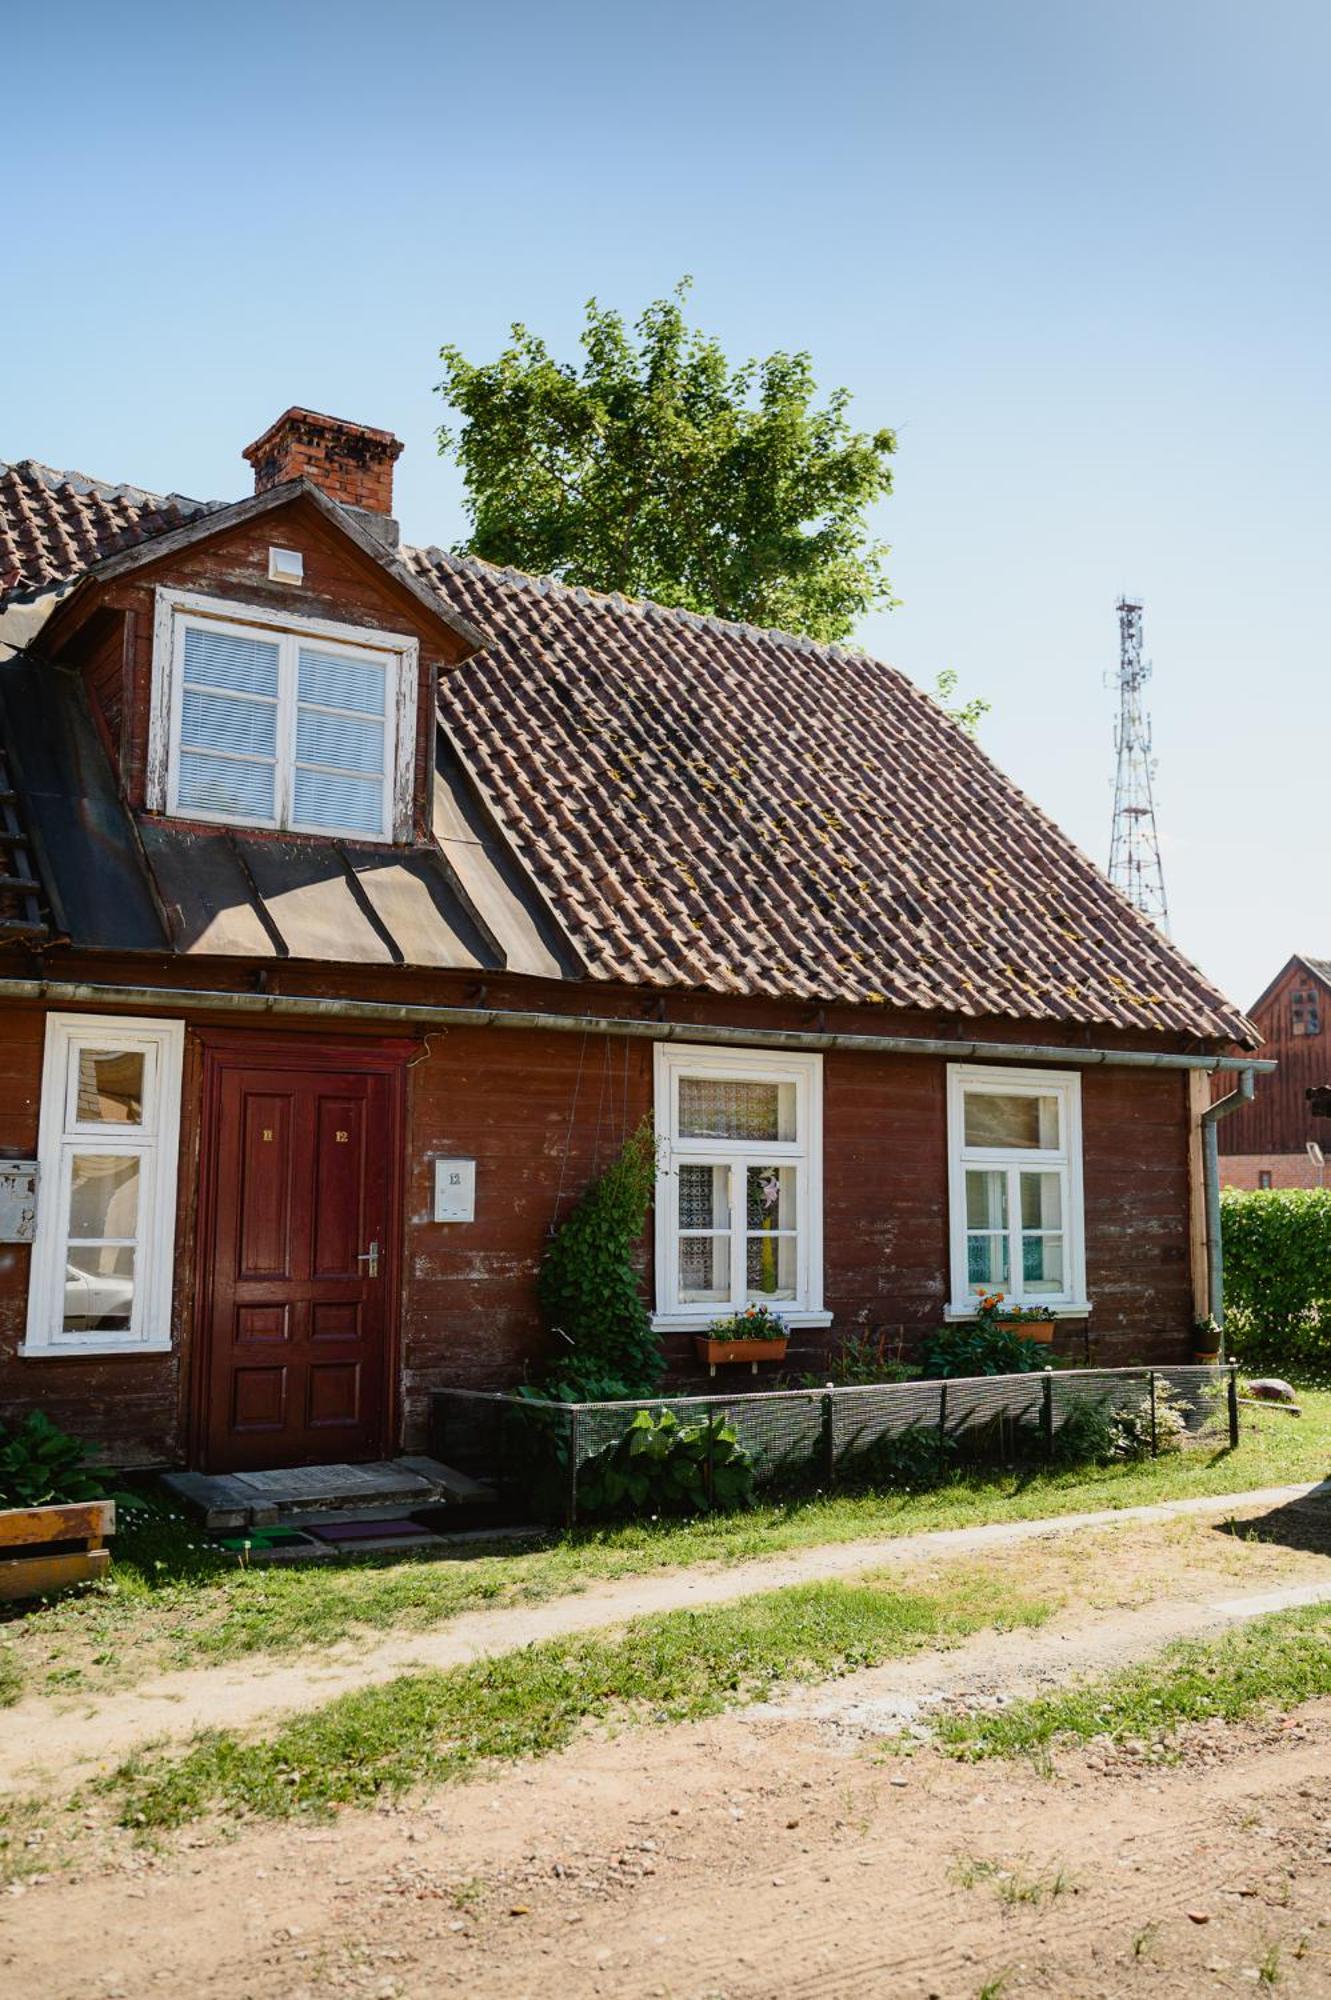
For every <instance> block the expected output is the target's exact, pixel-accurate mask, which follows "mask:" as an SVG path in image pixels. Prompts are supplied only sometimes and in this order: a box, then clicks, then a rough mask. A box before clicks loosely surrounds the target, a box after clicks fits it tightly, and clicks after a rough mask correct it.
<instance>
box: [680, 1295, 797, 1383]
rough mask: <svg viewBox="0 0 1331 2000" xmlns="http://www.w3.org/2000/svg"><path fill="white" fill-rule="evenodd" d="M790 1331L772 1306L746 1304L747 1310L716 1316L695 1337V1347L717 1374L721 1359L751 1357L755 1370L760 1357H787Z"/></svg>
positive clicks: (750, 1360)
mask: <svg viewBox="0 0 1331 2000" xmlns="http://www.w3.org/2000/svg"><path fill="white" fill-rule="evenodd" d="M789 1341H790V1333H789V1330H788V1328H787V1326H786V1323H785V1321H784V1320H783V1319H782V1317H781V1315H780V1313H779V1312H776V1311H774V1310H773V1308H772V1307H771V1306H757V1305H755V1306H745V1308H744V1310H743V1312H737V1313H731V1314H730V1315H729V1317H728V1318H726V1319H715V1320H713V1321H712V1324H711V1325H710V1326H709V1327H708V1329H707V1331H706V1333H698V1334H695V1335H694V1337H693V1346H694V1350H695V1352H696V1354H697V1356H698V1359H699V1360H700V1361H705V1362H706V1363H707V1366H708V1368H709V1369H710V1370H711V1372H712V1373H713V1374H715V1373H716V1370H717V1366H718V1364H720V1363H724V1362H730V1361H747V1362H748V1363H749V1365H750V1366H751V1368H752V1370H753V1372H754V1374H755V1375H756V1374H757V1373H758V1363H759V1362H760V1361H784V1360H785V1358H786V1348H787V1345H788V1344H789Z"/></svg>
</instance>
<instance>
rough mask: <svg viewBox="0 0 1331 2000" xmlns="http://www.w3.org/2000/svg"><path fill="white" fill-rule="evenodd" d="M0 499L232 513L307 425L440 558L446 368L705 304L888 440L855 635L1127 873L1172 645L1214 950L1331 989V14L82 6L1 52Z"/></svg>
mask: <svg viewBox="0 0 1331 2000" xmlns="http://www.w3.org/2000/svg"><path fill="white" fill-rule="evenodd" d="M5 42H6V62H5V67H6V72H7V81H8V88H7V90H6V93H5V94H6V121H5V122H6V127H7V131H6V139H7V144H6V147H5V154H4V160H5V164H4V167H3V169H0V171H2V172H3V174H4V176H5V179H6V181H7V182H8V184H9V189H10V199H9V201H8V202H7V204H6V207H7V212H8V213H9V215H10V216H11V218H13V217H25V218H26V221H24V222H22V223H20V224H18V225H17V226H15V225H14V224H13V223H11V228H10V231H9V233H8V239H7V243H6V250H5V258H4V264H5V278H4V293H5V310H4V314H3V321H2V322H0V324H2V325H3V334H0V346H2V349H3V368H2V369H0V457H6V458H20V457H27V456H31V457H35V458H42V459H45V460H47V461H48V462H51V463H54V464H56V465H60V466H73V467H78V468H80V469H82V470H84V471H87V472H90V473H94V474H96V475H98V476H101V477H104V478H110V479H124V480H129V481H131V482H133V483H135V484H138V485H143V486H149V487H154V488H159V489H163V488H176V489H178V490H180V491H183V492H186V493H193V494H198V495H204V496H208V497H214V496H215V497H221V498H226V497H237V496H239V495H240V494H241V493H243V492H245V491H247V490H248V482H249V474H248V468H247V467H246V466H244V465H243V464H242V463H241V462H240V459H239V456H238V454H239V452H240V449H241V447H242V446H243V445H245V444H247V443H249V441H250V440H251V439H252V438H253V437H255V436H256V435H257V434H258V433H259V432H260V431H261V430H262V429H263V428H264V426H265V425H266V424H267V423H268V422H269V421H270V419H271V418H272V417H274V416H275V415H277V413H278V412H279V411H280V410H281V409H283V408H284V407H285V406H286V405H287V404H288V403H292V402H302V403H308V404H312V405H313V406H315V407H316V408H322V409H327V410H331V411H334V412H336V413H338V414H340V415H345V416H349V417H354V418H358V419H360V420H362V421H366V422H370V423H376V424H383V425H386V426H389V427H390V428H392V429H393V430H395V431H396V432H397V433H398V435H399V436H400V437H402V438H404V439H405V440H406V442H407V446H408V449H407V452H406V454H405V456H404V457H403V459H402V461H401V462H400V465H399V468H398V481H399V484H398V495H399V502H398V511H399V513H400V515H401V517H402V521H403V526H404V531H405V533H406V535H407V536H408V537H409V538H410V539H412V540H416V541H437V542H441V543H445V544H447V543H449V542H451V541H453V540H455V539H457V538H458V537H459V536H460V535H461V534H462V532H463V530H464V518H463V513H462V508H461V499H460V490H459V486H458V482H457V479H456V477H455V475H454V474H453V472H452V470H451V469H450V467H449V466H447V465H446V464H445V463H443V462H441V461H440V460H439V459H438V458H437V457H436V456H435V454H434V448H433V431H434V427H435V425H436V423H437V422H438V421H439V418H440V416H441V414H442V412H441V410H440V408H439V407H438V399H437V398H436V397H435V396H434V395H433V393H432V390H433V385H434V383H435V382H436V381H437V379H438V375H439V368H438V364H437V359H436V356H437V350H438V347H439V345H440V343H441V342H442V341H444V340H450V341H455V342H457V343H458V344H459V345H460V346H461V347H462V348H463V349H464V351H466V352H467V353H469V354H471V355H473V356H477V357H480V356H488V355H490V354H492V353H493V352H494V351H495V350H496V349H497V347H498V345H499V343H500V342H501V340H502V339H503V337H504V335H505V332H506V329H507V327H508V325H509V323H510V321H512V320H513V319H516V318H523V319H526V320H527V321H528V322H529V323H530V324H531V325H533V326H534V327H536V328H537V329H539V330H540V331H541V332H542V333H543V334H545V336H546V337H547V338H548V339H549V340H550V341H551V342H552V343H553V344H554V345H555V346H557V347H558V348H560V349H562V350H564V351H570V352H571V351H572V349H573V347H574V343H575V339H576V333H577V330H578V327H579V325H580V322H581V316H582V307H583V302H584V300H585V299H586V298H587V297H588V296H589V294H591V293H593V292H595V293H597V294H598V295H599V296H600V297H601V298H602V300H604V301H606V302H610V303H614V304H616V305H619V306H621V307H622V308H624V309H625V310H626V311H629V312H636V310H637V309H638V308H639V307H640V306H641V305H642V304H643V303H644V302H645V301H647V300H648V299H649V298H652V297H654V296H657V295H659V294H660V293H662V292H664V291H666V290H667V289H668V288H669V287H670V285H671V284H672V283H673V282H674V281H675V279H677V278H678V277H679V276H680V275H681V273H683V272H686V271H687V272H691V273H692V274H693V276H694V278H695V281H696V288H695V292H694V300H693V309H694V313H695V316H696V318H697V319H698V320H699V321H700V322H701V323H702V324H704V325H705V326H707V327H708V328H709V329H710V330H712V331H715V332H716V333H718V334H719V335H720V336H721V338H722V339H723V341H724V342H725V343H726V345H727V347H728V349H729V350H730V351H731V352H732V353H733V354H734V355H735V356H736V358H739V357H741V356H744V355H747V354H749V353H751V352H755V351H767V350H770V349H771V348H774V347H778V346H780V347H808V348H809V349H811V350H812V352H813V354H814V357H815V360H816V364H817V369H818V372H819V377H820V379H821V380H822V381H824V382H826V383H827V384H829V385H831V384H835V383H840V382H844V383H846V384H848V385H849V386H850V388H851V389H852V390H853V392H854V397H855V413H856V416H857V418H858V419H859V421H860V422H861V423H862V424H863V425H864V427H865V428H876V427H877V426H879V425H881V424H891V425H893V426H895V427H896V428H897V430H898V431H899V434H900V455H899V459H898V463H897V491H896V494H895V496H894V497H893V498H892V499H891V500H890V501H889V502H887V503H886V504H885V505H884V507H883V508H882V510H881V513H882V518H881V527H882V531H883V532H884V534H885V535H886V536H887V538H888V539H889V540H890V541H891V542H892V543H893V545H894V551H895V554H894V562H893V577H894V581H895V584H896V588H897V591H898V594H899V595H900V597H901V598H902V599H903V603H902V605H901V608H900V609H898V610H896V611H894V612H891V613H886V614H883V615H880V616H875V617H874V618H872V619H870V620H869V621H867V622H866V624H865V627H864V629H863V631H862V633H861V634H860V637H861V638H862V639H863V641H864V642H865V643H866V644H867V645H868V646H870V647H871V648H872V649H873V650H874V651H875V652H878V653H880V654H882V655H883V656H884V657H886V658H888V659H891V660H894V661H895V662H897V663H898V664H899V665H900V666H902V667H904V668H905V669H906V670H907V671H908V672H909V673H911V674H912V675H914V676H915V678H916V679H918V680H920V681H921V682H923V683H924V684H925V685H930V684H932V682H933V679H934V676H935V674H936V673H937V671H938V669H939V668H941V667H944V666H954V667H956V668H957V669H958V670H959V672H960V675H961V679H962V686H963V689H965V690H967V691H971V692H979V693H982V694H984V695H986V696H987V697H988V698H989V699H990V700H991V701H992V702H993V705H994V710H993V714H992V715H991V716H990V717H989V718H988V720H987V722H986V723H985V725H984V728H983V732H982V734H983V740H984V742H985V744H986V746H987V747H988V748H989V749H990V751H991V752H992V753H993V754H994V755H995V756H996V757H997V758H998V760H999V761H1000V763H1002V764H1003V765H1004V766H1005V767H1006V768H1007V770H1008V771H1010V772H1011V773H1012V775H1013V776H1014V777H1015V778H1016V779H1017V780H1018V781H1019V782H1020V783H1021V784H1022V785H1024V786H1025V787H1026V789H1027V790H1028V791H1030V792H1031V793H1032V794H1033V795H1034V796H1035V798H1036V799H1038V800H1039V802H1040V803H1041V804H1042V805H1043V806H1044V807H1045V808H1046V809H1047V810H1048V811H1049V812H1051V813H1052V814H1053V815H1054V816H1055V817H1056V818H1057V819H1059V820H1060V821H1061V822H1062V824H1063V825H1064V826H1065V827H1066V828H1067V829H1068V831H1069V832H1070V833H1071V834H1072V835H1073V836H1074V838H1076V839H1077V840H1078V841H1079V842H1080V843H1081V844H1082V845H1083V846H1084V847H1085V848H1086V849H1087V850H1088V851H1089V852H1090V853H1091V854H1092V855H1094V856H1095V858H1096V859H1097V860H1099V861H1102V862H1103V860H1104V859H1105V856H1106V854H1107V848H1108V833H1109V816H1110V805H1111V782H1110V781H1111V777H1112V765H1113V759H1112V743H1111V729H1112V696H1111V694H1110V692H1109V691H1108V690H1106V688H1105V687H1104V686H1103V685H1102V676H1103V674H1104V672H1105V670H1106V669H1107V668H1111V667H1112V666H1113V664H1114V659H1115V652H1116V643H1117V635H1116V625H1115V618H1114V608H1113V607H1114V600H1115V598H1116V596H1117V595H1118V594H1119V592H1120V591H1121V590H1123V589H1125V588H1126V589H1127V590H1128V591H1130V592H1134V593H1139V594H1140V595H1141V596H1142V597H1143V599H1144V601H1145V606H1146V639H1147V650H1148V652H1149V653H1150V654H1151V655H1152V656H1153V658H1154V660H1155V663H1156V679H1155V681H1154V683H1153V687H1152V691H1151V700H1152V706H1153V709H1154V716H1155V725H1156V748H1157V753H1158V756H1159V760H1160V770H1159V778H1158V794H1159V808H1160V815H1161V821H1162V826H1163V830H1164V837H1165V864H1166V873H1167V885H1168V889H1169V895H1170V901H1171V905H1172V909H1173V916H1174V932H1175V935H1176V937H1177V938H1178V940H1179V942H1180V943H1181V944H1182V945H1183V947H1184V948H1185V949H1186V950H1187V951H1189V952H1190V953H1191V954H1192V955H1193V956H1194V957H1196V958H1197V959H1198V960H1200V962H1201V963H1202V964H1203V965H1204V966H1205V967H1206V968H1207V969H1208V970H1209V971H1210V972H1211V973H1212V974H1213V975H1214V976H1215V977H1216V978H1218V979H1219V980H1220V981H1221V982H1222V983H1223V984H1224V985H1225V986H1226V987H1227V989H1228V990H1229V991H1230V992H1231V993H1232V994H1233V996H1234V997H1235V998H1236V999H1238V1000H1240V1001H1242V1002H1248V1001H1250V1000H1251V999H1253V998H1254V997H1255V995H1256V993H1257V991H1258V990H1259V989H1260V988H1261V987H1262V986H1263V985H1264V984H1265V982H1266V979H1267V978H1268V976H1269V975H1270V974H1271V973H1273V972H1274V971H1275V970H1276V968H1277V967H1278V966H1279V965H1280V964H1282V963H1283V961H1284V959H1285V958H1286V957H1287V955H1288V954H1289V952H1290V951H1292V950H1295V949H1303V950H1307V951H1316V952H1321V953H1324V954H1326V955H1328V956H1331V809H1329V808H1331V700H1328V693H1327V688H1328V682H1327V670H1328V658H1329V655H1331V564H1329V562H1328V557H1329V556H1331V536H1329V534H1328V529H1329V527H1331V523H1329V521H1328V512H1329V511H1331V510H1329V508H1328V500H1327V489H1328V473H1327V465H1328V458H1329V457H1331V452H1329V450H1328V446H1329V445H1331V409H1329V399H1328V376H1327V368H1328V345H1327V335H1328V324H1329V323H1331V311H1329V307H1331V297H1329V296H1328V293H1329V292H1331V282H1329V280H1328V257H1327V240H1326V232H1327V216H1328V195H1329V193H1331V189H1329V187H1328V117H1327V89H1328V77H1329V76H1331V9H1328V8H1327V7H1326V5H1325V4H1323V0H1266V4H1265V5H1264V6H1262V7H1261V8H1254V7H1252V6H1251V5H1248V4H1238V0H1112V4H1108V0H1106V4H1093V0H872V4H863V0H853V3H852V0H823V4H821V5H819V6H816V7H810V6H809V5H807V4H793V0H765V3H764V4H761V5H758V4H752V5H740V4H729V0H706V4H699V0H670V4H668V5H664V4H663V5H657V6H651V7H648V6H642V5H634V4H632V0H617V3H616V4H611V0H576V3H575V4H562V5H561V4H559V3H558V0H508V4H506V5H505V6H503V7H499V6H491V7H488V8H477V7H475V6H466V7H464V6H458V5H448V4H437V5H428V6H427V5H420V4H415V0H399V4H397V5H395V6H391V7H381V8H373V7H369V8H367V7H365V6H364V5H362V4H357V5H349V4H345V0H320V4H283V0H268V4H264V5H256V4H252V0H228V4H227V5H225V6H222V7H215V8H209V9H203V8H197V9H196V8H192V7H181V6H179V5H178V4H173V5H171V6H169V7H168V6H155V5H143V4H136V0H124V4H122V5H120V6H117V7H107V6H105V5H103V4H98V5H96V6H93V5H89V4H86V0H75V4H65V5H61V4H58V0H52V4H51V5H49V6H47V7H45V8H38V7H25V8H17V9H13V10H11V12H10V13H9V16H8V18H7V20H6V25H5Z"/></svg>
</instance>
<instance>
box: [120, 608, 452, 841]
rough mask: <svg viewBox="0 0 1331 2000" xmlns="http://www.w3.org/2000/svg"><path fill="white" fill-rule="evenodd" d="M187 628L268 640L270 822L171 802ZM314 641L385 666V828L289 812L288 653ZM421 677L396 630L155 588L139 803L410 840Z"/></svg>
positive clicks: (347, 836) (215, 817)
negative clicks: (273, 763)
mask: <svg viewBox="0 0 1331 2000" xmlns="http://www.w3.org/2000/svg"><path fill="white" fill-rule="evenodd" d="M191 625H196V626H197V625H207V626H211V627H213V628H219V627H220V629H221V630H223V631H228V632H235V633H238V634H240V635H241V636H242V637H244V638H260V639H265V640H267V641H269V642H270V643H272V644H275V645H277V646H278V647H279V648H280V649H281V650H280V658H279V667H278V716H277V745H278V748H277V777H276V806H277V810H276V812H275V813H274V815H273V817H272V818H271V819H258V818H252V817H250V816H249V815H242V814H236V813H221V812H205V811H202V810H201V809H200V808H199V807H197V806H183V807H182V806H181V805H180V804H179V803H178V790H179V770H180V717H181V708H182V704H183V699H184V680H185V675H184V649H185V633H186V631H187V630H188V629H189V627H190V626H191ZM311 640H317V641H318V643H319V647H320V650H321V651H326V652H333V653H341V654H344V655H346V656H348V657H354V658H357V659H362V660H363V659H373V660H377V661H380V662H383V663H385V664H386V665H387V667H388V673H389V686H390V696H389V700H388V702H387V704H386V712H385V716H384V729H385V744H384V749H385V756H384V772H383V786H384V815H383V820H384V831H383V832H382V833H366V831H365V830H364V828H363V827H330V826H308V825H305V824H304V823H303V822H301V821H300V820H297V819H295V818H294V817H293V816H292V813H291V798H292V792H293V773H294V769H295V761H296V758H295V733H296V664H295V662H296V650H297V648H298V647H299V646H300V645H302V644H308V643H309V642H310V641H311ZM419 676H420V642H419V640H417V639H413V638H412V637H411V636H410V635H409V634H408V633H405V632H380V631H375V630H372V629H368V628H367V627H365V626H363V625H342V624H338V623H335V622H334V621H333V620H331V619H328V618H309V617H306V616H304V615H303V614H298V613H296V612H294V611H293V612H285V611H284V612H283V613H282V614H281V616H280V617H275V616H274V615H273V614H272V613H271V612H269V611H265V610H262V609H260V608H259V607H258V606H250V605H245V604H238V603H236V602H234V601H233V600H232V599H231V598H225V597H204V596H201V595H200V594H199V593H198V592H197V591H192V590H168V589H162V588H159V589H158V591H157V593H156V611H155V615H154V621H153V679H152V706H151V711H150V714H149V723H148V770H147V781H146V789H145V804H146V806H147V809H148V811H149V812H160V813H169V814H171V815H176V816H179V817H181V818H183V819H192V820H205V821H211V822H216V823H217V824H220V825H223V826H253V827H263V828H266V829H269V830H279V829H280V830H282V831H285V832H290V833H307V834H316V835H323V836H325V837H326V838H328V839H332V840H337V839H341V840H355V841H367V842H370V843H372V844H374V845H377V846H387V845H389V844H390V843H393V842H397V843H404V842H409V841H410V840H411V837H412V826H413V818H414V813H413V807H414V803H415V789H416V704H417V691H418V685H419Z"/></svg>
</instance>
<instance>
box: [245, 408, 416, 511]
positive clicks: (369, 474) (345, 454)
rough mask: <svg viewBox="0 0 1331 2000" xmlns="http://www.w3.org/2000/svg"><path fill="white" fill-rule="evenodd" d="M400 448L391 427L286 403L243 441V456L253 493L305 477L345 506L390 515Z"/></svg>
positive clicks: (330, 497) (399, 443)
mask: <svg viewBox="0 0 1331 2000" xmlns="http://www.w3.org/2000/svg"><path fill="white" fill-rule="evenodd" d="M401 452H402V445H401V442H400V441H399V440H398V439H397V438H395V437H394V436H393V433H392V432H391V431H377V430H372V429H371V427H370V426H369V425H368V424H348V423H344V422H343V421H342V419H341V418H340V417H325V416H321V415H320V413H319V412H318V410H301V409H290V410H284V411H283V413H282V415H281V416H280V417H279V418H278V419H277V422H276V423H275V424H270V425H269V426H268V429H267V430H266V431H265V432H264V434H263V436H262V437H260V438H256V439H255V441H254V443H253V444H251V445H247V446H246V447H245V451H244V454H243V456H244V457H245V458H247V459H248V460H249V462H250V464H251V465H252V466H253V467H254V490H255V492H256V493H267V492H268V491H269V489H270V488H271V487H274V486H281V485H284V484H285V482H286V481H287V480H288V479H301V478H304V479H308V480H309V481H310V483H311V484H312V485H314V486H317V487H319V488H320V490H321V491H322V492H324V493H326V494H327V495H328V497H329V499H330V500H340V501H341V502H342V504H343V506H345V507H360V508H363V509H364V510H365V512H366V513H369V514H386V515H391V513H392V511H393V463H394V460H395V459H397V458H398V457H400V455H401Z"/></svg>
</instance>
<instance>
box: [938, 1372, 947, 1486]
mask: <svg viewBox="0 0 1331 2000" xmlns="http://www.w3.org/2000/svg"><path fill="white" fill-rule="evenodd" d="M946 1469H947V1377H946V1375H945V1376H944V1377H943V1379H942V1381H941V1382H940V1383H939V1385H938V1476H939V1478H940V1479H941V1478H942V1476H943V1473H944V1472H945V1471H946Z"/></svg>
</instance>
